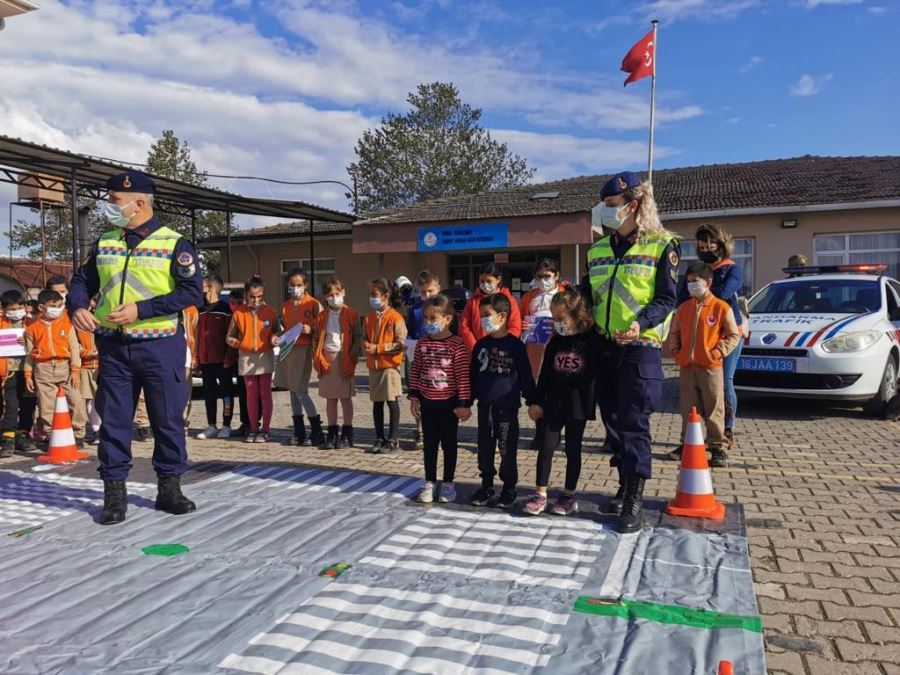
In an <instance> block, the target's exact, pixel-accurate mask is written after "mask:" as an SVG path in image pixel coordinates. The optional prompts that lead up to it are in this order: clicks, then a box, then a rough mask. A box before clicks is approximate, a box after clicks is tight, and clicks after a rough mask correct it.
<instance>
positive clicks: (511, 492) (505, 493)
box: [493, 488, 517, 509]
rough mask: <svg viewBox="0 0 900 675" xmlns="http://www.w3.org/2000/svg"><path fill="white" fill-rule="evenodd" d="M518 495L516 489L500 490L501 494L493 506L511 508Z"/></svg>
mask: <svg viewBox="0 0 900 675" xmlns="http://www.w3.org/2000/svg"><path fill="white" fill-rule="evenodd" d="M516 499H517V495H516V491H515V489H514V488H513V489H506V488H504V489H503V490H502V491H501V492H500V496H499V497H497V499H496V500H495V501H494V504H493V506H496V507H497V508H501V509H511V508H512V507H513V505H514V504H515V503H516Z"/></svg>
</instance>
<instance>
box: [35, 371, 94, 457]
mask: <svg viewBox="0 0 900 675" xmlns="http://www.w3.org/2000/svg"><path fill="white" fill-rule="evenodd" d="M87 458H88V453H86V452H78V446H76V445H75V432H74V431H73V429H72V418H71V417H69V404H68V403H66V392H65V390H63V388H62V387H60V388H59V390H58V391H57V392H56V410H54V411H53V428H52V429H51V430H50V447H49V448H48V452H47V454H46V455H39V456H38V458H37V460H38V461H39V462H44V463H46V464H66V463H68V462H77V461H78V460H79V459H87Z"/></svg>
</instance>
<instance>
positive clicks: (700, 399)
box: [672, 262, 740, 466]
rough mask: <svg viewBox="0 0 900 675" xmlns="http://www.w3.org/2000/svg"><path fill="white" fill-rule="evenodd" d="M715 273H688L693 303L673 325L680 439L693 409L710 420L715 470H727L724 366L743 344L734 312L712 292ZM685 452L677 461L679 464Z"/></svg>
mask: <svg viewBox="0 0 900 675" xmlns="http://www.w3.org/2000/svg"><path fill="white" fill-rule="evenodd" d="M712 279H713V270H712V267H710V266H709V265H707V264H706V263H702V262H697V263H694V264H692V265H691V266H690V267H688V269H687V287H688V292H689V293H690V294H691V299H690V300H688V301H687V302H684V303H682V305H681V306H680V307H679V308H678V309H677V310H676V311H675V316H674V317H673V319H672V356H674V357H675V362H676V363H677V364H678V365H679V366H681V372H680V374H679V378H678V381H679V390H680V395H681V420H682V425H681V437H682V438H684V430H685V427H686V426H687V419H688V415H689V414H690V412H691V408H697V413H698V414H699V415H700V416H701V417H703V418H705V419H706V446H707V447H708V448H709V450H710V451H711V453H712V459H711V461H710V464H711V465H712V466H727V465H728V458H727V455H726V454H725V450H724V449H723V446H724V444H725V381H724V378H723V375H722V361H723V360H724V359H725V357H726V356H728V354H729V353H730V352H731V351H732V350H733V349H734V348H735V347H736V346H737V343H738V340H739V339H740V333H739V332H738V327H737V323H735V320H734V313H733V312H732V311H731V306H730V305H729V304H728V303H727V302H725V301H724V300H719V298H717V297H716V296H714V295H713V294H712V293H711V292H710V290H709V289H710V286H711V285H712ZM681 449H682V448H680V447H679V448H678V449H676V450H675V451H673V453H672V455H673V456H675V457H678V458H680V456H681Z"/></svg>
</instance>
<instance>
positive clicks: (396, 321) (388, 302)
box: [363, 279, 406, 455]
mask: <svg viewBox="0 0 900 675" xmlns="http://www.w3.org/2000/svg"><path fill="white" fill-rule="evenodd" d="M402 304H403V300H402V299H401V298H400V290H399V289H398V288H397V287H396V286H391V283H390V282H389V281H388V280H387V279H372V280H371V281H370V282H369V305H370V306H371V307H372V311H371V312H370V313H369V314H368V315H366V319H365V324H364V333H365V335H364V337H365V342H363V351H365V353H366V363H367V365H368V366H369V398H371V399H372V406H373V408H372V417H373V419H374V421H375V442H374V443H373V444H372V447H371V448H369V449H368V450H366V452H371V453H373V454H376V455H377V454H379V453H382V452H390V451H391V450H397V449H399V448H400V440H399V438H398V436H399V431H400V402H399V401H398V400H397V399H398V398H399V397H400V396H401V395H402V394H403V381H402V379H401V377H400V367H401V366H402V365H403V350H404V348H405V347H406V322H405V321H404V319H403V315H402V314H400V312H398V311H397V307H400V306H402ZM385 403H387V407H388V412H389V415H390V427H389V432H388V435H387V436H385V433H384V404H385Z"/></svg>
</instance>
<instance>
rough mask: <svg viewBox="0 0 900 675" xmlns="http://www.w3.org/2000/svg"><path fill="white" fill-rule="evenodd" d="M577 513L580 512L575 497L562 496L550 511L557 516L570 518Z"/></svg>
mask: <svg viewBox="0 0 900 675" xmlns="http://www.w3.org/2000/svg"><path fill="white" fill-rule="evenodd" d="M576 511H578V500H577V499H575V495H560V496H559V497H557V498H556V501H555V502H553V507H552V508H551V509H550V513H554V514H556V515H557V516H569V515H572V514H573V513H575V512H576Z"/></svg>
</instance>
